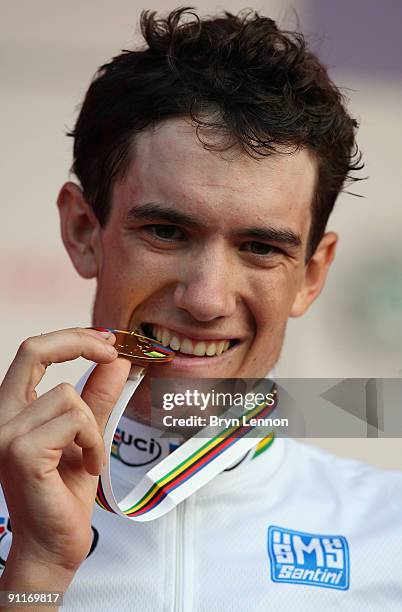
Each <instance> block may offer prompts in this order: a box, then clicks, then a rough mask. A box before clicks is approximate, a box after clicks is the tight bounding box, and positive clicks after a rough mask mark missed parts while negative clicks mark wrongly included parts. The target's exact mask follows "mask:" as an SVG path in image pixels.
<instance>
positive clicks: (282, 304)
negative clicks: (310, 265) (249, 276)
mask: <svg viewBox="0 0 402 612" xmlns="http://www.w3.org/2000/svg"><path fill="white" fill-rule="evenodd" d="M297 286H298V284H297V272H296V270H293V271H289V270H287V269H285V268H283V269H277V270H273V271H272V272H271V273H269V274H267V275H266V278H265V279H264V281H263V282H262V281H261V279H258V282H257V280H256V281H255V282H254V283H253V286H252V295H253V306H252V308H253V312H254V317H255V319H256V323H257V328H260V330H261V329H264V330H265V329H266V330H267V333H270V334H272V333H273V332H274V331H280V332H281V331H282V330H283V328H284V326H285V325H286V321H287V319H288V317H289V313H290V310H291V307H292V305H293V302H294V299H295V296H296V293H297ZM278 328H279V330H278Z"/></svg>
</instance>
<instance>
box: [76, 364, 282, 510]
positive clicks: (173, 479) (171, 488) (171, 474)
mask: <svg viewBox="0 0 402 612" xmlns="http://www.w3.org/2000/svg"><path fill="white" fill-rule="evenodd" d="M92 369H93V368H90V370H89V371H88V372H87V374H86V375H84V377H83V379H81V381H80V382H79V383H78V385H77V389H78V390H79V391H81V390H82V388H83V386H84V384H85V381H86V379H87V378H88V376H89V374H90V373H91V371H92ZM144 374H145V370H144V368H141V367H136V366H133V367H132V369H131V372H130V377H129V380H128V381H127V383H126V385H125V387H124V389H123V392H122V394H121V396H120V398H119V399H118V401H117V403H116V405H115V407H114V408H113V411H112V413H111V415H110V417H109V420H108V422H107V424H106V429H105V434H104V442H105V450H106V455H107V464H106V465H105V466H104V468H103V470H102V473H101V475H100V477H99V483H98V490H97V496H96V501H97V503H98V504H99V505H100V506H101V507H102V508H104V509H105V510H108V511H109V512H113V513H115V514H119V515H120V516H125V517H127V518H129V519H131V520H134V521H150V520H153V519H156V518H158V517H159V516H162V515H163V514H165V513H167V512H169V511H170V510H171V509H172V508H174V507H175V506H176V505H177V504H178V503H180V502H181V501H183V500H184V499H186V498H187V497H189V496H190V495H191V494H192V493H194V492H195V491H197V490H198V489H199V488H200V487H202V486H204V485H205V484H206V483H207V482H209V481H210V480H212V479H213V478H214V477H215V476H216V475H217V474H219V473H220V472H222V471H223V470H225V469H226V468H228V467H229V466H231V465H233V463H235V462H236V461H237V460H238V459H239V458H241V457H242V456H244V455H245V454H246V453H247V452H248V451H249V450H250V449H251V448H253V447H255V452H254V455H253V457H254V456H257V455H258V454H260V453H261V452H263V451H264V450H266V448H268V446H269V445H270V444H271V443H272V440H273V434H270V435H269V436H266V437H265V438H263V440H261V439H260V438H257V439H256V437H252V434H253V433H254V435H255V430H256V426H255V425H253V424H250V421H251V419H264V418H267V417H268V415H269V414H270V413H271V412H272V411H273V410H274V408H275V406H276V402H275V404H274V405H272V406H271V405H267V404H260V405H257V406H256V407H254V408H252V409H251V410H248V411H247V412H245V413H244V416H243V415H241V418H239V424H235V425H232V426H230V427H225V428H224V429H222V430H220V431H218V432H216V428H212V427H206V428H204V429H203V430H202V431H201V432H199V433H198V434H197V435H196V436H194V437H193V438H191V439H189V440H187V441H186V442H184V443H183V444H182V445H180V446H179V447H178V448H177V449H176V450H175V451H173V452H172V453H171V454H170V455H168V456H167V457H165V458H164V459H163V460H162V461H160V462H159V463H158V464H157V465H156V466H155V467H153V468H151V469H150V470H149V471H148V472H147V473H146V474H145V476H144V477H143V479H142V480H141V481H140V482H139V484H138V485H136V486H135V487H134V489H133V490H132V491H131V492H130V493H129V494H128V495H127V496H126V497H125V498H124V499H123V500H121V501H119V502H118V501H117V500H116V498H115V496H114V493H113V488H112V483H111V474H110V455H111V450H112V444H113V437H114V434H115V431H116V429H117V426H118V424H119V421H120V419H121V416H122V414H123V412H124V410H125V408H126V406H127V404H128V402H129V401H130V399H131V397H132V395H133V394H134V392H135V390H136V389H137V387H138V385H139V384H140V382H141V380H142V378H143V377H144ZM273 390H274V387H273ZM274 392H275V393H276V390H275V391H274ZM228 413H230V411H228V412H227V413H226V414H228ZM222 416H223V417H224V416H225V415H222ZM231 417H232V418H233V414H231ZM257 443H258V444H257ZM256 445H257V446H256Z"/></svg>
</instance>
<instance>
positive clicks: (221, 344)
mask: <svg viewBox="0 0 402 612" xmlns="http://www.w3.org/2000/svg"><path fill="white" fill-rule="evenodd" d="M224 344H225V341H224V340H221V341H220V342H218V344H217V345H216V354H217V355H220V354H221V353H222V351H223V347H224Z"/></svg>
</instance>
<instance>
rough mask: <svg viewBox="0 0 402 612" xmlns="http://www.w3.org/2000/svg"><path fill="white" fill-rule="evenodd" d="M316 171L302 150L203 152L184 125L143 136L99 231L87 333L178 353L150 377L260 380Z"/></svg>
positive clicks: (297, 273)
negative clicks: (155, 343)
mask: <svg viewBox="0 0 402 612" xmlns="http://www.w3.org/2000/svg"><path fill="white" fill-rule="evenodd" d="M315 172H316V170H315V162H314V161H313V160H312V158H311V157H310V155H309V154H308V153H307V152H306V151H299V152H297V153H296V154H292V155H275V156H271V157H267V158H264V159H262V160H258V161H257V160H254V159H252V158H250V157H249V156H247V155H245V154H239V155H237V156H236V157H235V156H234V155H228V154H226V155H224V154H218V153H214V152H211V151H206V150H205V149H203V148H202V146H201V145H200V143H199V141H198V140H197V138H196V135H195V130H194V128H193V127H192V126H191V125H190V124H189V122H186V121H184V120H169V121H166V122H164V123H162V124H160V125H159V126H158V127H157V128H155V129H153V130H148V131H146V132H143V133H142V134H141V135H140V136H139V137H138V139H137V141H136V152H135V155H134V158H133V161H132V163H131V165H130V167H129V170H128V172H127V174H126V177H125V178H124V180H122V181H121V182H118V183H116V184H115V186H114V189H113V195H112V201H111V213H110V217H109V220H108V222H107V224H106V226H105V227H104V228H103V229H101V230H100V234H99V239H100V249H99V261H98V274H97V293H96V299H95V305H94V324H95V325H99V326H105V327H114V328H117V329H128V330H132V329H135V328H140V329H142V330H143V331H144V332H145V333H146V334H147V335H150V334H151V335H152V336H154V337H155V338H157V339H159V340H161V341H162V342H163V343H165V344H170V345H171V346H172V348H174V349H175V350H177V356H176V358H175V360H174V361H173V362H172V363H170V364H167V365H159V366H152V368H151V370H150V374H151V375H152V376H156V377H163V376H169V377H181V376H186V377H195V378H197V377H204V378H208V377H209V378H221V377H222V378H224V377H230V378H235V377H250V378H251V377H262V376H264V375H266V374H267V372H268V371H269V370H271V368H272V367H273V365H274V364H275V362H276V361H277V359H278V357H279V353H280V350H281V346H282V343H283V338H284V332H285V327H286V321H287V319H288V317H289V315H290V314H291V308H292V305H293V303H294V301H295V297H296V295H297V292H298V291H299V289H300V287H301V284H302V282H303V275H304V258H305V253H306V246H307V236H308V231H309V227H310V222H311V212H310V207H311V202H312V198H313V190H314V180H315ZM194 353H195V355H194ZM197 355H198V356H197Z"/></svg>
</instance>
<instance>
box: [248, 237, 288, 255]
mask: <svg viewBox="0 0 402 612" xmlns="http://www.w3.org/2000/svg"><path fill="white" fill-rule="evenodd" d="M240 250H241V251H247V252H248V253H252V254H253V255H276V254H278V253H281V250H280V249H278V248H277V247H274V246H272V244H266V243H265V242H257V241H255V240H253V241H251V242H246V243H245V244H244V245H242V247H241V249H240Z"/></svg>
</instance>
